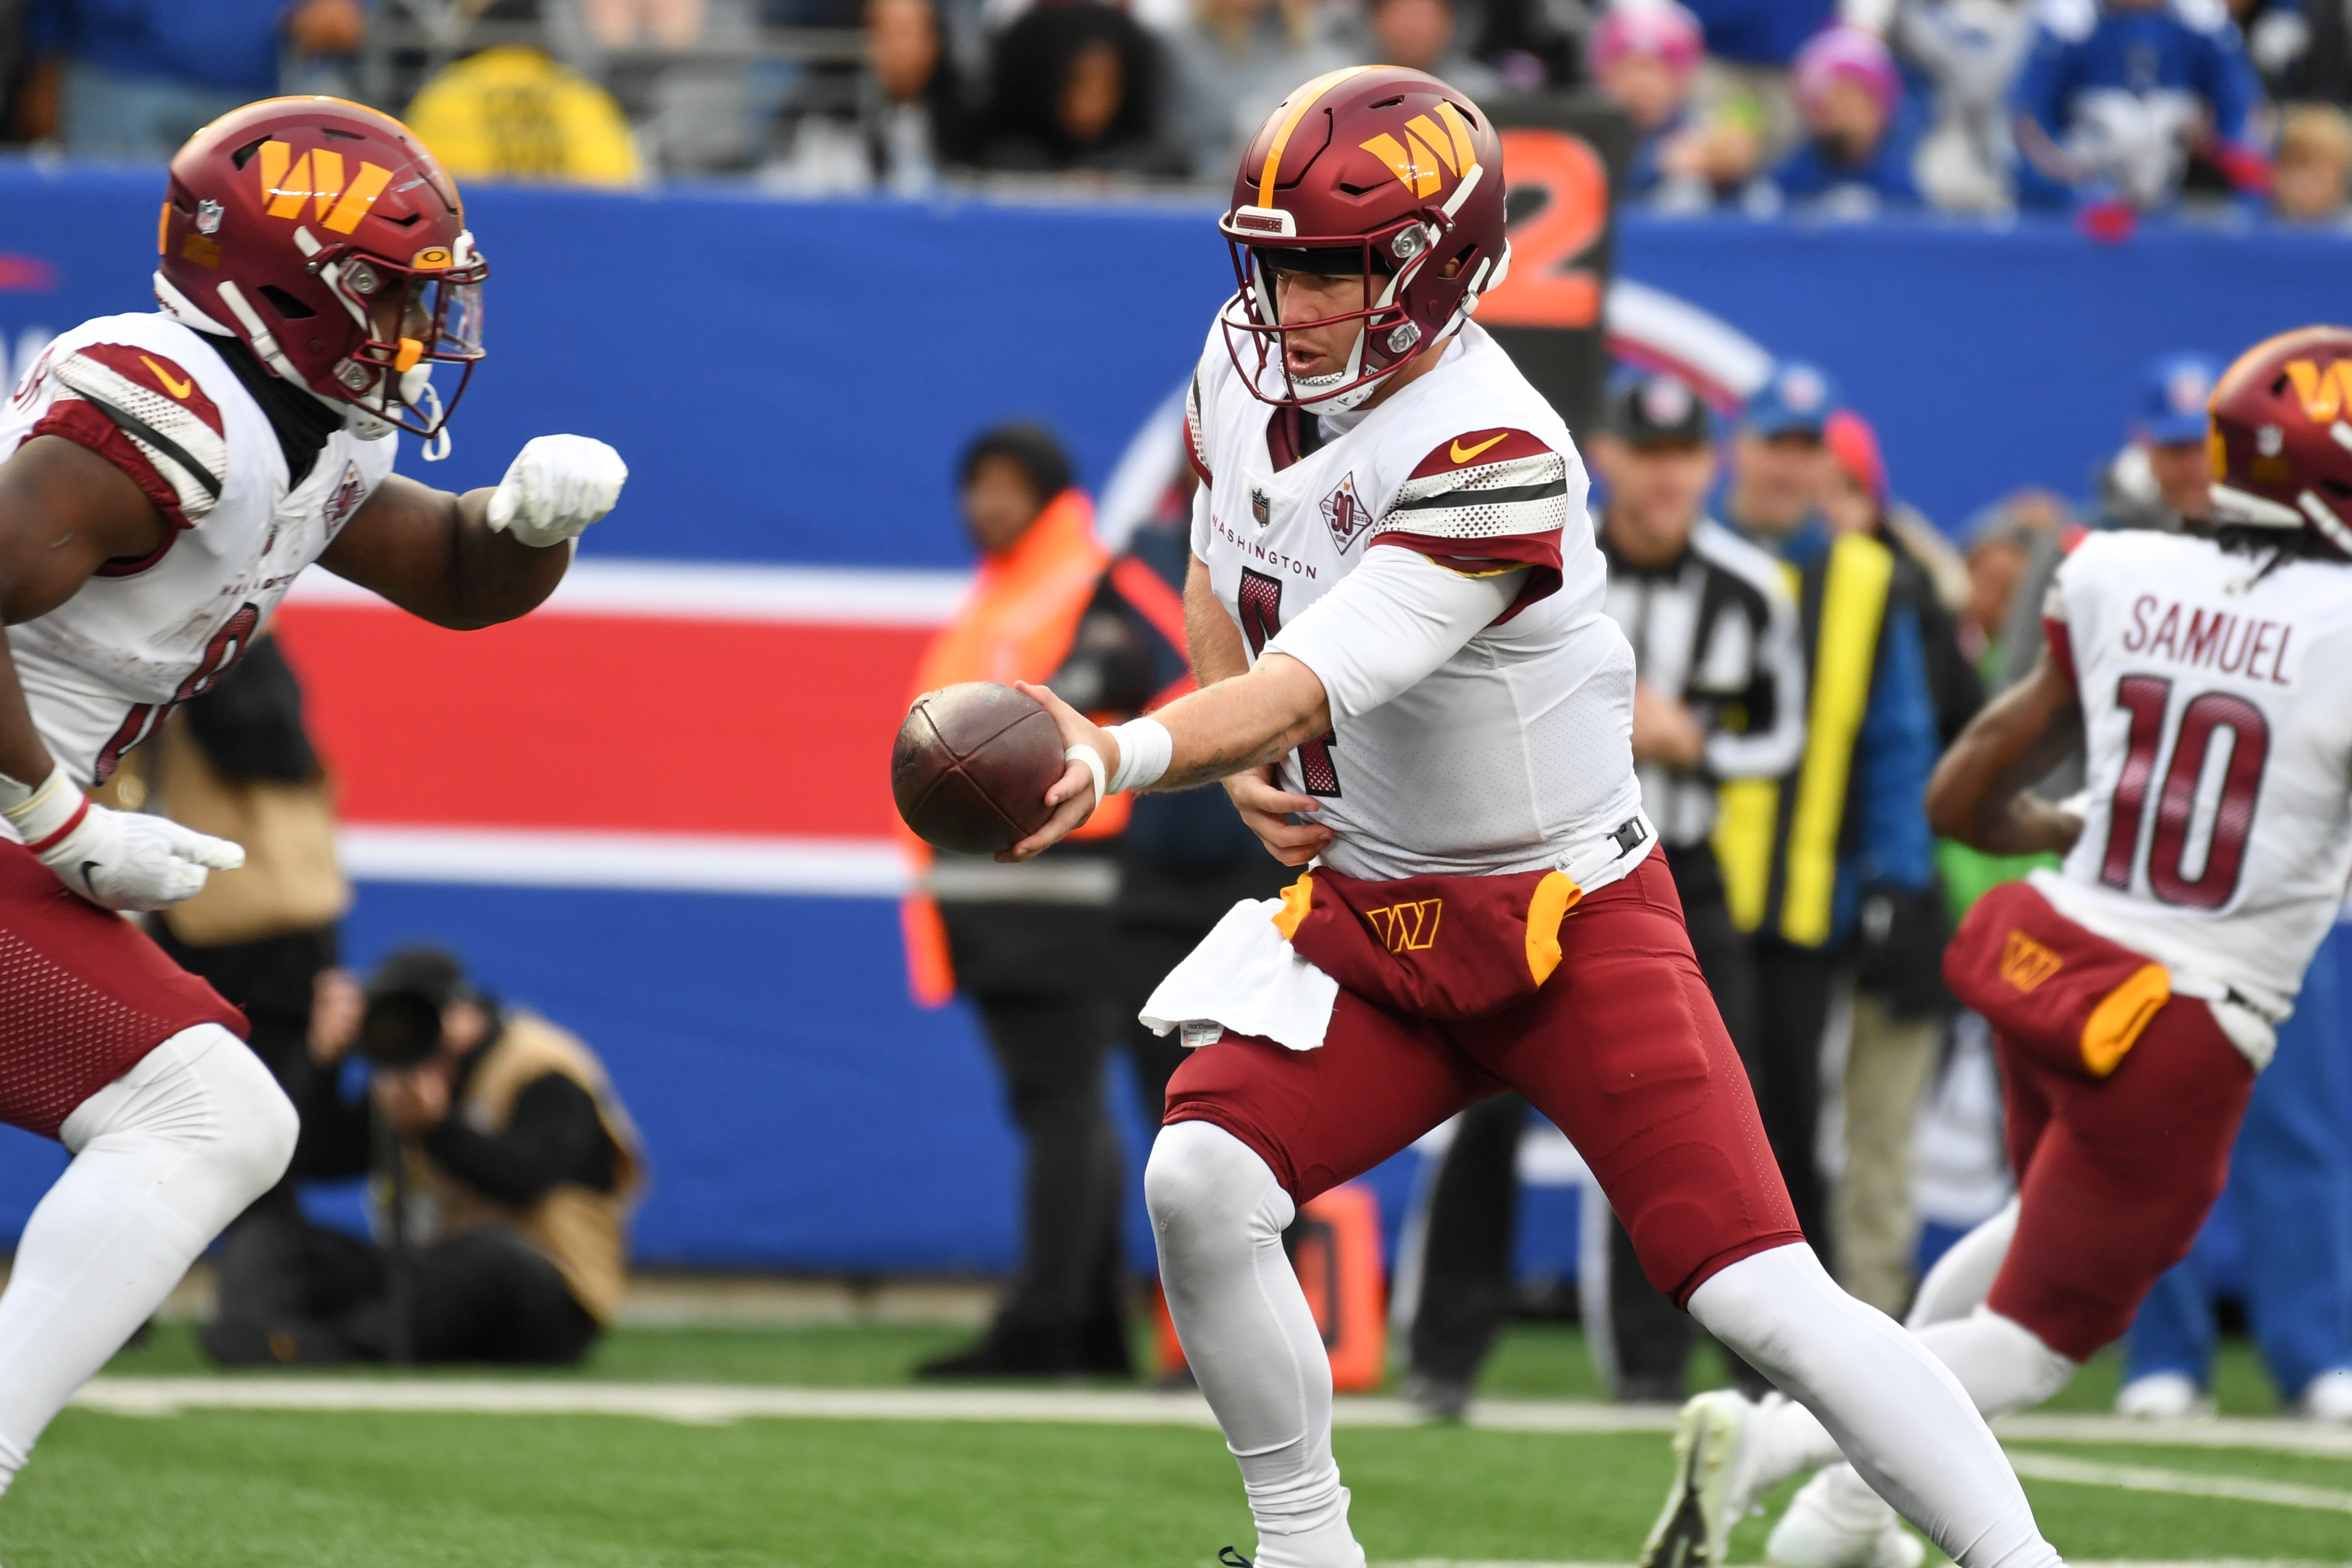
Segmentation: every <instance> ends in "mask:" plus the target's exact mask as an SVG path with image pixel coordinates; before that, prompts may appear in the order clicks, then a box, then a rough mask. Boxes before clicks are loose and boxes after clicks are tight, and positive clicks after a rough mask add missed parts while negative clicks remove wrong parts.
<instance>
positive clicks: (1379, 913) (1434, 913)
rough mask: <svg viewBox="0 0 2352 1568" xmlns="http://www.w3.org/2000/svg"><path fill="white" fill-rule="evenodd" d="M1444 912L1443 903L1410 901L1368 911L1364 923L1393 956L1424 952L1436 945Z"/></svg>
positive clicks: (1437, 900)
mask: <svg viewBox="0 0 2352 1568" xmlns="http://www.w3.org/2000/svg"><path fill="white" fill-rule="evenodd" d="M1444 912H1445V900H1444V899H1407V900H1404V901H1403V902H1402V903H1395V904H1386V905H1383V906H1381V908H1379V909H1377V910H1365V911H1364V920H1365V921H1366V923H1368V924H1370V926H1371V928H1372V934H1374V935H1375V936H1377V937H1379V938H1380V939H1381V946H1383V947H1385V948H1387V949H1388V950H1389V951H1390V952H1425V951H1426V950H1428V949H1429V948H1431V947H1433V946H1435V945H1436V944H1437V917H1438V916H1439V915H1441V914H1443V913H1444Z"/></svg>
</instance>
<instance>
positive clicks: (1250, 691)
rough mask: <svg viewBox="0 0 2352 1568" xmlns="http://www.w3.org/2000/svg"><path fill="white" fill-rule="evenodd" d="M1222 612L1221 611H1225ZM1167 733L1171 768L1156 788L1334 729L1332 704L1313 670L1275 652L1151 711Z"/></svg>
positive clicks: (1182, 784) (1275, 756)
mask: <svg viewBox="0 0 2352 1568" xmlns="http://www.w3.org/2000/svg"><path fill="white" fill-rule="evenodd" d="M1220 613H1221V614H1222V613H1223V612H1220ZM1152 717H1153V718H1154V719H1156V720H1157V721H1159V722H1160V725H1161V726H1163V727H1164V728H1165V729H1166V730H1167V731H1168V737H1169V741H1170V742H1171V747H1172V750H1171V755H1170V757H1169V762H1168V771H1167V772H1166V773H1162V774H1161V775H1160V777H1159V779H1158V780H1156V781H1155V782H1154V783H1152V784H1150V785H1149V786H1147V787H1149V788H1150V789H1154V790H1179V789H1191V788H1192V787H1194V786H1195V785H1198V784H1209V783H1211V782H1213V781H1214V780H1217V779H1221V778H1225V777H1228V776H1230V775H1232V774H1234V773H1246V772H1248V771H1249V770H1250V769H1252V768H1257V767H1264V766H1265V764H1266V763H1272V762H1276V761H1279V760H1280V759H1281V758H1283V757H1284V756H1286V755H1288V754H1289V753H1290V752H1292V751H1293V750H1295V749H1296V748H1297V746H1298V745H1299V744H1300V743H1302V742H1307V741H1311V740H1313V739H1314V738H1315V737H1316V736H1318V735H1324V734H1328V733H1329V732H1330V730H1331V705H1330V702H1329V701H1328V699H1327V698H1326V697H1325V695H1324V691H1323V683H1322V681H1320V680H1319V679H1316V675H1315V672H1314V671H1313V670H1311V669H1309V668H1307V666H1305V665H1304V664H1301V663H1300V662H1299V661H1298V660H1297V659H1295V658H1286V657H1285V656H1283V655H1281V654H1271V655H1268V656H1267V657H1266V658H1264V659H1263V660H1261V661H1260V662H1259V663H1258V666H1257V668H1255V669H1252V670H1250V671H1248V672H1247V673H1246V674H1244V675H1239V676H1235V677H1234V678H1233V679H1227V680H1220V681H1218V682H1217V683H1216V684H1215V685H1214V686H1212V687H1209V688H1207V689H1203V690H1201V691H1196V692H1193V693H1192V695H1191V696H1189V697H1186V698H1183V699H1181V700H1178V701H1175V702H1171V703H1170V704H1169V705H1168V706H1167V707H1165V708H1163V709H1161V710H1160V711H1159V712H1157V713H1155V714H1153V715H1152Z"/></svg>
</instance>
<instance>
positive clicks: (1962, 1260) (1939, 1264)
mask: <svg viewBox="0 0 2352 1568" xmlns="http://www.w3.org/2000/svg"><path fill="white" fill-rule="evenodd" d="M2016 1234H2017V1200H2016V1199H2015V1198H2011V1199H2010V1200H2009V1202H2008V1203H2007V1204H2006V1205H2003V1206H2002V1208H2001V1211H2000V1213H1999V1214H1997V1215H1993V1216H1992V1217H1991V1218H1990V1219H1989V1220H1987V1221H1985V1222H1984V1223H1983V1224H1982V1225H1980V1226H1977V1227H1976V1228H1975V1229H1974V1230H1972V1231H1970V1232H1969V1233H1968V1235H1966V1236H1964V1237H1960V1239H1959V1240H1958V1241H1956V1242H1954V1243H1952V1245H1951V1246H1949V1247H1946V1248H1945V1249H1944V1256H1943V1257H1941V1258H1937V1259H1936V1266H1935V1267H1934V1268H1930V1269H1928V1270H1927V1278H1926V1279H1922V1280H1921V1281H1919V1297H1918V1300H1915V1301H1913V1302H1912V1303H1911V1315H1910V1316H1909V1317H1907V1318H1906V1319H1904V1320H1903V1324H1904V1327H1906V1328H1907V1329H1909V1330H1911V1331H1913V1332H1914V1333H1916V1332H1917V1331H1919V1330H1921V1329H1924V1328H1926V1327H1927V1325H1928V1324H1930V1323H1942V1322H1949V1321H1952V1320H1954V1319H1957V1318H1965V1317H1967V1316H1968V1315H1969V1313H1970V1312H1973V1311H1975V1310H1977V1309H1978V1308H1979V1307H1980V1306H1982V1305H1983V1304H1984V1299H1985V1297H1986V1296H1987V1295H1988V1294H1989V1293H1990V1291H1991V1289H1992V1281H1993V1277H1994V1276H1995V1275H1997V1274H1999V1273H2000V1266H2001V1264H2002V1262H2003V1261H2004V1260H2005V1259H2007V1258H2008V1257H2009V1242H2010V1238H2011V1237H2013V1236H2015V1235H2016ZM1961 1381H1963V1382H1966V1381H1967V1380H1966V1379H1962V1380H1961ZM1979 1408H1981V1406H1979Z"/></svg>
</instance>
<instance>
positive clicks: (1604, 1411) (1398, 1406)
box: [76, 1374, 2352, 1495]
mask: <svg viewBox="0 0 2352 1568" xmlns="http://www.w3.org/2000/svg"><path fill="white" fill-rule="evenodd" d="M76 1402H77V1403H78V1404H80V1405H83V1406H85V1407H87V1408H89V1409H93V1410H109V1411H115V1412H118V1413H121V1414H125V1415H160V1414H168V1413H170V1412H172V1411H175V1410H204V1409H210V1410H394V1411H420V1412H449V1413H465V1414H481V1415H641V1416H647V1417H650V1418H652V1419H655V1420H661V1421H685V1422H696V1423H699V1422H709V1421H735V1420H744V1419H752V1418H759V1417H770V1418H782V1419H799V1420H812V1419H814V1420H841V1421H1014V1422H1022V1421H1059V1422H1070V1423H1076V1424H1080V1425H1087V1426H1213V1425H1214V1424H1215V1423H1214V1420H1213V1417H1212V1416H1211V1415H1210V1414H1209V1407H1208V1405H1207V1404H1206V1403H1205V1402H1204V1401H1202V1398H1201V1397H1200V1395H1199V1394H1154V1393H1146V1392H1142V1391H1137V1392H1132V1393H1129V1392H1124V1391H1120V1390H1115V1389H954V1388H946V1389H934V1388H787V1387H774V1386H760V1385H750V1384H663V1383H591V1382H584V1381H574V1380H556V1379H547V1380H539V1379H526V1378H470V1377H468V1378H438V1377H435V1378H415V1379H401V1378H374V1377H366V1378H361V1377H280V1376H274V1375H269V1374H263V1375H260V1376H253V1377H236V1376H231V1377H176V1378H169V1377H167V1378H137V1377H100V1378H94V1379H92V1380H91V1381H90V1382H89V1384H87V1385H86V1386H85V1387H84V1388H83V1389H82V1391H81V1393H80V1394H79V1395H77V1396H76ZM1337 1418H1338V1422H1339V1425H1340V1426H1357V1427H1370V1426H1378V1427H1397V1426H1418V1425H1420V1424H1421V1423H1422V1416H1421V1415H1420V1413H1419V1412H1418V1411H1416V1410H1415V1409H1414V1408H1413V1407H1412V1405H1408V1404H1406V1403H1405V1402H1404V1401H1402V1400H1401V1399H1363V1398H1346V1399H1341V1400H1339V1402H1338V1405H1337ZM1469 1424H1470V1425H1471V1426H1477V1427H1483V1428H1485V1429H1486V1430H1489V1431H1497V1432H1559V1433H1614V1432H1655V1433H1665V1432H1670V1431H1672V1430H1673V1429H1674V1425H1675V1413H1674V1412H1673V1411H1672V1410H1670V1409H1665V1408H1664V1407H1661V1406H1655V1405H1651V1406H1643V1405H1596V1404H1588V1403H1582V1402H1577V1401H1570V1400H1538V1399H1524V1400H1522V1399H1490V1400H1482V1401H1480V1402H1479V1403H1478V1404H1476V1405H1473V1406H1472V1407H1471V1412H1470V1423H1469ZM2000 1432H2001V1435H2002V1436H2004V1437H2005V1438H2007V1439H2009V1440H2011V1441H2012V1442H2016V1441H2025V1442H2037V1443H2106V1444H2115V1445H2128V1446H2131V1447H2196V1448H2252V1449H2266V1450H2270V1451H2273V1452H2280V1453H2297V1454H2307V1455H2311V1456H2314V1457H2318V1458H2352V1431H2347V1430H2345V1429H2343V1428H2340V1427H2337V1428H2329V1427H2324V1426H2310V1425H2307V1424H2305V1423H2303V1422H2299V1421H2251V1420H2242V1419H2230V1420H2220V1421H2178V1422H2158V1421H2129V1420H2124V1419H2120V1418H2117V1417H2114V1416H2105V1415H2039V1416H2016V1417H2012V1418H2011V1419H2009V1420H2006V1421H2003V1422H2002V1423H2001V1424H2000ZM2066 1462H2067V1463H2069V1464H2071V1463H2073V1461H2071V1460H2069V1461H2066ZM2149 1473H2151V1474H2155V1473H2160V1472H2149ZM2051 1479H2063V1478H2059V1477H2056V1476H2054V1475H2053V1477H2052V1478H2051ZM2111 1484H2121V1483H2111ZM2265 1484H2267V1483H2265ZM2331 1495H2332V1494H2331Z"/></svg>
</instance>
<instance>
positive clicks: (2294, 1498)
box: [2009, 1448, 2352, 1513]
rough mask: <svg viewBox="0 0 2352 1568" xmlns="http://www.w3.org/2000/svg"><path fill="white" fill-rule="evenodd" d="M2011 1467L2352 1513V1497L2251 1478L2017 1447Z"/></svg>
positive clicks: (2054, 1476) (2086, 1481) (2044, 1476)
mask: <svg viewBox="0 0 2352 1568" xmlns="http://www.w3.org/2000/svg"><path fill="white" fill-rule="evenodd" d="M2009 1462H2010V1464H2011V1466H2012V1467H2013V1468H2015V1469H2016V1471H2017V1473H2018V1474H2019V1475H2021V1476H2029V1477H2032V1479H2035V1480H2040V1481H2071V1482H2074V1484H2076V1485H2078V1486H2086V1487H2120V1488H2122V1489H2124V1490H2125V1491H2130V1492H2169V1493H2171V1494H2173V1495H2174V1496H2176V1497H2209V1498H2229V1499H2231V1500H2235V1501H2238V1502H2259V1503H2268V1504H2269V1505H2271V1506H2272V1507H2273V1508H2308V1509H2317V1510H2320V1511H2322V1512H2326V1513H2352V1492H2344V1491H2335V1490H2331V1489H2328V1488H2326V1487H2303V1486H2295V1485H2293V1484H2291V1483H2289V1482H2286V1481H2263V1480H2256V1479H2253V1478H2252V1477H2251V1476H2212V1475H2195V1474H2191V1473H2189V1472H2188V1471H2185V1470H2153V1469H2147V1468H2142V1467H2140V1466H2137V1465H2101V1464H2094V1463H2092V1462H2090V1461H2089V1460H2085V1459H2069V1458H2063V1457H2062V1456H2060V1455H2057V1454H2040V1453H2032V1452H2021V1451H2019V1450H2018V1449H2015V1448H2011V1450H2010V1451H2009Z"/></svg>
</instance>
